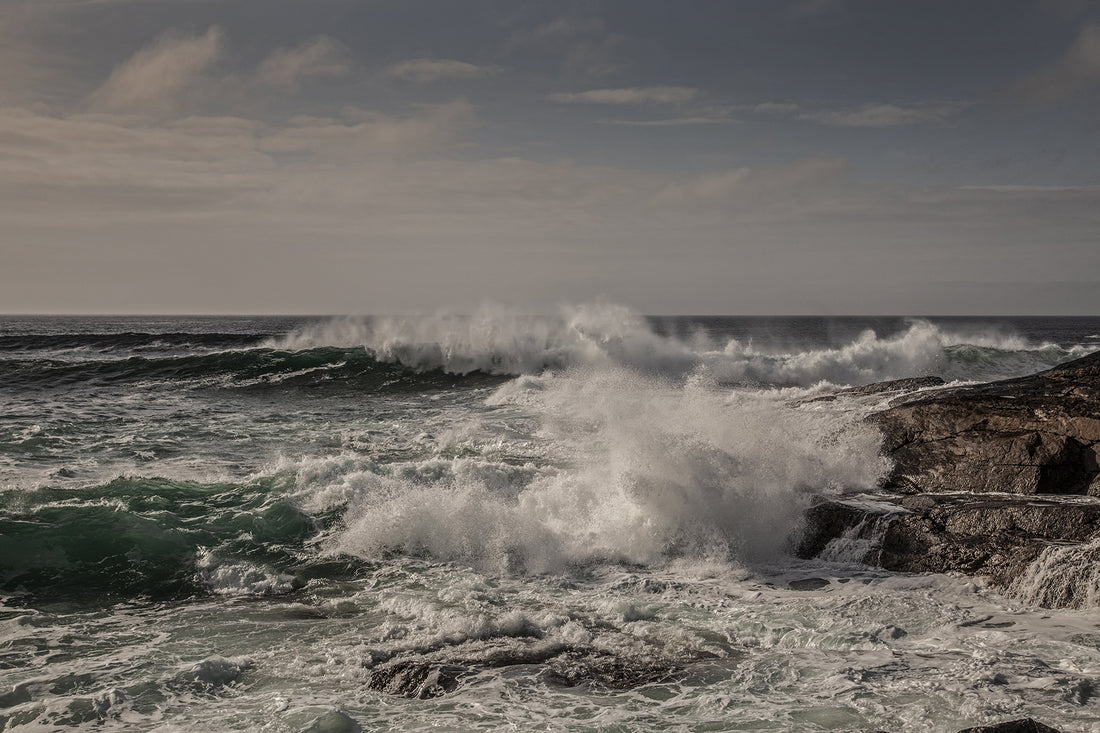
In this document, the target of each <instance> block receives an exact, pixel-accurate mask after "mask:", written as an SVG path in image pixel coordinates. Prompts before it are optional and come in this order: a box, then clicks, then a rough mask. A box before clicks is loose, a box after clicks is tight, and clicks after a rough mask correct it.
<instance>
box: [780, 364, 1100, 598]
mask: <svg viewBox="0 0 1100 733" xmlns="http://www.w3.org/2000/svg"><path fill="white" fill-rule="evenodd" d="M885 386H887V387H888V388H884V389H881V390H879V391H882V392H889V391H891V390H893V386H889V383H888V385H885ZM920 386H921V387H924V386H926V384H921V385H920ZM873 387H874V386H873V385H872V388H873ZM868 419H869V421H871V422H872V423H874V424H876V425H878V426H879V427H880V429H881V430H882V432H883V436H884V441H883V450H884V451H885V452H886V454H887V455H889V456H890V457H891V458H892V459H893V461H894V467H893V470H892V472H891V473H890V475H889V476H888V477H887V478H886V480H885V481H884V484H883V487H882V489H883V493H882V494H879V495H875V496H873V497H848V498H843V499H838V500H833V501H827V502H823V503H821V504H819V505H817V506H815V507H813V508H811V509H810V510H809V512H808V514H807V524H806V532H805V533H804V536H803V539H802V544H801V546H800V552H799V554H801V555H802V556H804V557H814V556H825V557H828V558H831V559H843V560H850V561H859V562H864V563H868V564H871V565H877V566H880V567H883V568H886V569H888V570H897V571H903V572H961V573H966V574H971V575H986V576H989V577H990V578H991V579H992V581H993V582H994V583H996V584H998V585H1000V586H1002V587H1006V588H1007V587H1009V586H1010V584H1011V583H1012V582H1013V581H1014V580H1015V579H1017V578H1019V577H1021V575H1023V574H1024V573H1025V571H1027V570H1028V569H1029V568H1031V567H1032V565H1033V563H1035V562H1036V561H1037V560H1038V559H1039V558H1040V557H1041V556H1043V553H1044V552H1045V551H1048V550H1050V549H1051V548H1057V547H1058V546H1061V545H1074V544H1082V543H1086V542H1090V541H1098V540H1100V498H1098V497H1100V466H1098V459H1100V352H1098V353H1095V354H1090V355H1089V356H1086V357H1084V358H1081V359H1077V360H1075V361H1071V362H1067V363H1066V364H1062V365H1060V366H1057V367H1055V368H1053V369H1049V370H1047V371H1045V372H1040V373H1039V374H1035V375H1032V376H1030V377H1022V378H1019V379H1010V380H1005V381H1000V382H992V383H989V384H982V385H973V386H966V387H957V388H948V389H941V390H932V391H923V392H920V393H917V394H912V393H910V394H908V395H902V396H900V397H897V398H895V399H894V400H893V402H892V405H891V407H889V408H887V409H885V410H883V411H881V412H877V413H874V414H872V415H871V416H870V417H869V418H868ZM1049 554H1050V553H1048V556H1049ZM1044 557H1046V556H1044ZM1048 559H1049V558H1048ZM1082 577H1084V576H1082ZM1090 577H1091V576H1090ZM1088 582H1089V583H1091V580H1089V581H1088ZM1083 593H1084V590H1082V593H1077V592H1075V591H1074V589H1072V588H1067V589H1065V591H1064V592H1060V593H1059V594H1057V596H1056V597H1054V596H1051V597H1049V598H1048V597H1043V598H1042V600H1041V602H1042V603H1044V604H1056V605H1074V604H1077V603H1079V602H1080V598H1082V597H1084V596H1083Z"/></svg>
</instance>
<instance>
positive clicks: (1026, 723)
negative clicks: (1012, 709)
mask: <svg viewBox="0 0 1100 733" xmlns="http://www.w3.org/2000/svg"><path fill="white" fill-rule="evenodd" d="M959 733H1061V731H1059V730H1058V729H1057V728H1051V727H1050V726H1049V725H1043V724H1042V723H1040V722H1039V721H1037V720H1033V719H1031V718H1020V719H1019V720H1009V721H1007V722H1004V723H995V724H993V725H979V726H976V727H973V728H964V729H962V730H960V731H959Z"/></svg>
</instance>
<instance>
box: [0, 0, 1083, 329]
mask: <svg viewBox="0 0 1100 733" xmlns="http://www.w3.org/2000/svg"><path fill="white" fill-rule="evenodd" d="M594 299H601V300H605V301H611V302H616V303H622V304H626V305H629V306H631V307H633V308H635V309H636V310H638V311H640V312H644V313H652V314H748V315H751V314H823V315H843V314H914V315H916V314H922V315H941V314H975V315H983V314H1036V315H1044V314H1045V315H1057V314H1100V2H1097V1H1095V0H966V1H965V2H960V1H959V0H947V1H942V0H663V1H657V0H585V1H584V2H569V1H567V0H562V1H551V0H540V1H539V2H533V1H529V0H461V1H459V0H433V1H428V0H0V313H158V314H160V313H169V314H170V313H180V314H182V313H192V314H205V313H237V314H248V313H283V314H342V313H352V314H373V313H377V314H382V313H400V314H406V313H422V312H431V311H435V310H438V309H447V308H450V309H457V310H462V309H468V308H471V307H473V306H476V305H477V304H481V303H485V302H492V303H499V304H504V305H509V306H514V307H516V308H520V309H530V310H540V309H547V308H552V307H553V306H554V305H556V304H559V303H573V302H586V301H591V300H594Z"/></svg>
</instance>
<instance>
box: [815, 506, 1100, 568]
mask: <svg viewBox="0 0 1100 733" xmlns="http://www.w3.org/2000/svg"><path fill="white" fill-rule="evenodd" d="M892 498H893V499H894V500H895V501H896V504H894V505H893V506H894V507H896V510H895V511H883V510H882V507H881V505H879V506H874V507H867V506H865V505H863V504H860V503H849V502H846V501H844V500H837V501H829V502H824V503H821V504H819V505H817V506H815V507H812V508H811V509H810V510H809V511H808V513H807V520H808V521H807V528H808V529H807V532H806V534H805V536H804V537H803V540H802V544H801V546H800V548H799V554H800V555H801V556H803V557H816V556H823V555H827V554H828V553H827V548H828V547H829V544H830V543H831V542H835V541H837V540H840V539H841V538H845V537H848V538H851V539H862V540H865V544H864V545H862V548H863V552H862V554H861V555H859V556H856V557H850V558H848V559H849V560H852V561H855V562H862V563H866V564H868V565H876V566H878V567H882V568H885V569H887V570H895V571H901V572H931V573H945V572H961V573H966V574H969V575H986V576H989V577H990V579H991V580H992V581H993V582H994V583H995V584H998V585H1001V586H1007V585H1008V584H1009V583H1011V582H1012V580H1013V579H1014V578H1016V577H1018V576H1019V575H1021V574H1022V573H1023V572H1024V570H1025V569H1026V568H1027V567H1028V566H1029V565H1030V564H1031V563H1032V562H1034V561H1035V560H1036V559H1037V558H1038V557H1039V555H1040V554H1041V553H1042V552H1043V551H1044V550H1046V549H1047V548H1048V547H1050V546H1051V545H1052V543H1067V542H1069V543H1081V542H1086V541H1088V540H1090V539H1092V538H1093V537H1094V536H1095V535H1096V534H1097V532H1098V531H1100V501H1097V500H1095V499H1091V498H1077V497H1073V498H1069V497H1053V496H1052V497H1027V498H1025V497H1013V496H1005V495H996V496H994V495H989V494H925V495H917V496H895V497H892Z"/></svg>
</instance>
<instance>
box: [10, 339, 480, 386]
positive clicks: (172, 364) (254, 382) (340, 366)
mask: <svg viewBox="0 0 1100 733" xmlns="http://www.w3.org/2000/svg"><path fill="white" fill-rule="evenodd" d="M479 379H481V380H485V379H488V381H489V382H496V381H499V380H495V379H493V378H489V377H486V375H479V374H474V375H471V377H470V379H466V380H463V379H462V377H461V376H459V375H454V374H446V373H444V372H443V371H442V370H428V371H418V370H415V369H411V368H408V367H405V366H403V365H401V364H396V363H385V362H379V361H378V360H376V359H375V358H374V357H373V356H371V355H370V354H368V353H367V352H366V351H364V350H363V349H362V348H338V347H319V348H312V349H304V350H295V351H291V350H281V349H272V348H254V349H246V350H234V351H219V352H215V353H208V354H197V355H187V356H159V357H146V356H130V357H127V358H123V359H95V360H86V361H77V362H74V361H65V360H58V359H42V358H31V359H0V380H2V381H3V383H4V385H5V386H6V387H8V388H15V389H18V388H53V387H64V386H74V385H82V384H94V385H110V384H125V383H129V382H141V383H149V382H169V383H185V384H186V383H190V384H192V385H194V386H211V387H231V388H232V387H236V388H261V389H262V388H265V387H272V386H278V387H318V386H323V385H346V386H353V387H356V388H358V389H365V390H386V391H406V390H409V391H415V390H420V389H432V388H446V387H451V386H454V385H456V384H459V383H460V382H464V381H466V382H468V381H471V380H473V381H475V382H476V381H478V380H479Z"/></svg>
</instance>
